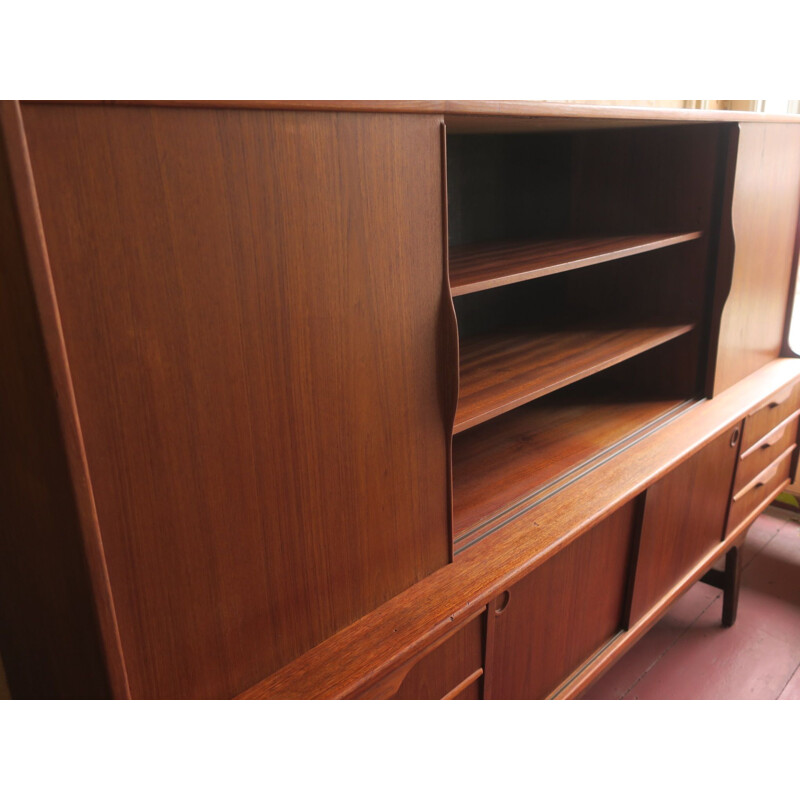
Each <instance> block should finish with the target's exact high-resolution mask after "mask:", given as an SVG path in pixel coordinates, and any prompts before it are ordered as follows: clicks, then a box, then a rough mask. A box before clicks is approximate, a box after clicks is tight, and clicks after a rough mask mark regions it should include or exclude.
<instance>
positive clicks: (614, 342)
mask: <svg viewBox="0 0 800 800" xmlns="http://www.w3.org/2000/svg"><path fill="white" fill-rule="evenodd" d="M692 327H693V326H692V325H661V326H657V325H653V326H640V327H630V328H614V327H607V326H602V325H596V326H594V327H592V326H591V325H585V326H575V327H572V328H567V329H561V330H541V331H540V330H533V331H527V330H522V331H509V332H503V333H496V334H490V335H486V336H480V337H473V338H470V339H466V340H465V341H463V342H462V343H461V357H460V386H459V395H458V407H457V410H456V419H455V425H454V427H453V432H454V433H458V432H459V431H463V430H466V429H467V428H471V427H472V426H473V425H477V424H479V423H481V422H484V421H486V420H488V419H491V418H492V417H496V416H497V415H498V414H502V413H504V412H506V411H510V410H511V409H513V408H517V407H518V406H520V405H522V404H523V403H526V402H528V401H529V400H533V399H535V398H537V397H541V396H542V395H544V394H547V393H548V392H552V391H555V390H556V389H560V388H561V387H563V386H567V385H568V384H570V383H573V382H575V381H577V380H580V379H581V378H586V377H588V376H589V375H594V374H595V373H596V372H599V371H601V370H603V369H606V368H607V367H611V366H613V365H614V364H618V363H619V362H620V361H624V360H625V359H628V358H632V357H633V356H635V355H638V354H639V353H642V352H644V351H645V350H649V349H650V348H653V347H657V346H658V345H660V344H663V343H664V342H668V341H669V340H670V339H674V338H675V337H677V336H681V335H682V334H684V333H688V331H690V330H691V329H692Z"/></svg>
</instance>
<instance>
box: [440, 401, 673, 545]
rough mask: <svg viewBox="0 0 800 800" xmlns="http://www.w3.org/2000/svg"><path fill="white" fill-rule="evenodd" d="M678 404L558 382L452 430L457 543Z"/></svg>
mask: <svg viewBox="0 0 800 800" xmlns="http://www.w3.org/2000/svg"><path fill="white" fill-rule="evenodd" d="M685 407H686V402H685V401H681V400H676V399H661V400H658V399H650V400H645V399H642V400H636V399H635V398H632V397H631V398H625V397H620V396H617V397H616V398H615V397H613V396H605V397H603V396H594V397H591V396H587V394H586V393H584V392H582V391H574V392H569V390H564V392H558V393H556V394H555V395H553V396H552V397H551V396H548V397H547V398H542V400H540V401H538V402H535V403H530V404H528V405H526V406H523V407H522V408H519V409H516V410H515V411H511V412H509V413H508V414H503V415H502V416H500V417H498V418H496V419H494V420H491V421H490V422H486V423H484V424H483V425H479V426H477V427H476V428H472V429H470V430H468V431H464V432H463V433H461V434H459V435H458V436H456V437H455V439H454V441H453V501H454V505H453V521H454V538H455V542H456V546H457V547H459V542H460V540H465V539H467V538H471V537H472V536H474V535H475V534H476V533H480V532H481V531H485V530H486V529H487V528H488V527H490V526H493V523H496V524H502V518H503V516H504V513H503V512H505V513H511V512H512V510H513V509H515V508H516V507H517V506H518V505H519V504H520V503H521V502H522V501H523V500H525V498H528V497H531V495H533V494H534V493H537V492H542V491H545V490H548V491H549V490H556V489H557V488H558V486H559V485H561V483H566V482H567V479H568V478H569V477H575V475H574V474H573V473H574V472H576V471H579V470H580V468H581V467H582V466H585V467H586V468H587V469H588V468H590V467H591V464H592V463H594V462H596V461H599V460H604V459H606V458H610V457H612V455H613V454H614V453H615V452H618V451H619V450H621V449H622V448H624V447H626V446H629V445H630V444H631V440H632V439H635V438H637V434H640V435H642V436H644V435H646V434H647V432H648V431H650V430H652V429H653V428H654V427H657V426H658V425H660V424H665V423H666V421H667V420H668V419H671V418H672V416H674V415H675V414H676V413H678V412H679V411H680V410H682V409H684V408H685ZM558 478H564V481H558V480H557V479H558ZM531 499H533V498H532V497H531Z"/></svg>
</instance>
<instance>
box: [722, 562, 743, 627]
mask: <svg viewBox="0 0 800 800" xmlns="http://www.w3.org/2000/svg"><path fill="white" fill-rule="evenodd" d="M741 562H742V560H741V558H740V557H739V548H738V547H732V548H731V549H730V550H728V554H727V555H726V556H725V586H724V587H723V595H722V625H723V627H725V628H730V627H731V625H733V623H734V622H736V611H737V609H738V608H739V578H740V576H741V574H742V563H741Z"/></svg>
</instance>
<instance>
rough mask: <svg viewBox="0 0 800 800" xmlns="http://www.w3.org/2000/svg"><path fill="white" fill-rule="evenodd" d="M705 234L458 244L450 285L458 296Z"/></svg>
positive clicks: (628, 254) (598, 262)
mask: <svg viewBox="0 0 800 800" xmlns="http://www.w3.org/2000/svg"><path fill="white" fill-rule="evenodd" d="M701 236H702V232H701V231H693V232H691V233H682V234H638V235H629V236H586V237H574V238H573V237H570V238H565V239H551V240H546V241H536V240H533V241H524V242H495V243H490V244H478V245H462V246H460V247H453V248H452V250H451V253H450V285H451V287H452V291H453V296H458V295H461V294H469V293H470V292H478V291H482V290H484V289H491V288H494V287H496V286H506V285H508V284H511V283H519V282H520V281H526V280H531V279H532V278H541V277H544V276H545V275H555V274H557V273H559V272H566V271H567V270H571V269H579V268H581V267H589V266H592V265H593V264H602V263H603V262H605V261H612V260H614V259H616V258H625V257H626V256H633V255H637V254H639V253H646V252H648V251H650V250H657V249H659V248H661V247H669V246H670V245H673V244H680V243H681V242H688V241H690V240H692V239H699V238H700V237H701Z"/></svg>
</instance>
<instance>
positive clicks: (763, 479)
mask: <svg viewBox="0 0 800 800" xmlns="http://www.w3.org/2000/svg"><path fill="white" fill-rule="evenodd" d="M777 472H778V465H777V464H773V465H772V466H771V467H770V468H769V469H768V470H766V472H762V473H761V474H760V475H759V476H758V478H756V485H755V486H754V487H753V488H754V489H758V487H759V486H763V485H764V484H765V483H769V481H771V480H772V479H773V478H774V477H775V475H776V474H777Z"/></svg>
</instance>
